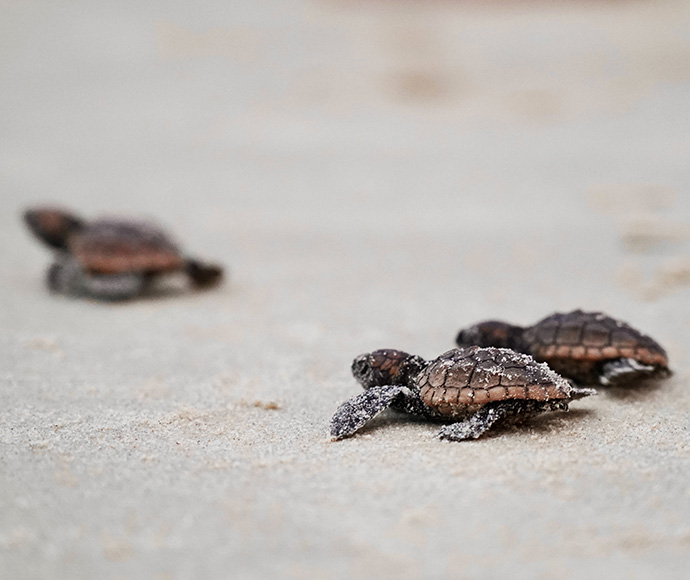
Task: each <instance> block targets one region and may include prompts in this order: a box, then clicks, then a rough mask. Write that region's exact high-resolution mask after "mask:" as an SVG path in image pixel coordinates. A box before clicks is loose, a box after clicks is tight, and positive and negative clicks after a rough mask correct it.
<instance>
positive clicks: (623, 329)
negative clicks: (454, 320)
mask: <svg viewBox="0 0 690 580" xmlns="http://www.w3.org/2000/svg"><path fill="white" fill-rule="evenodd" d="M456 342H457V344H458V346H460V347H464V346H470V345H477V346H496V347H504V348H511V349H513V350H516V351H518V352H523V353H525V354H529V355H532V356H533V357H534V358H535V359H536V360H538V361H541V362H545V363H547V364H548V365H549V366H550V367H551V368H552V369H553V370H554V371H556V372H557V373H560V374H562V375H563V376H565V377H568V378H570V379H573V380H575V381H578V382H580V383H583V384H595V383H599V384H601V385H607V386H608V385H612V386H619V385H630V384H631V383H632V382H635V381H639V380H641V379H645V378H657V377H664V376H668V375H669V374H670V371H669V369H668V358H667V356H666V351H665V350H664V349H663V348H662V347H661V346H660V345H659V343H657V342H656V341H655V340H653V339H652V338H650V337H649V336H647V335H644V334H642V333H641V332H639V331H638V330H636V329H634V328H632V327H631V326H629V325H628V324H626V323H625V322H621V321H620V320H616V319H615V318H611V317H610V316H608V315H606V314H604V313H602V312H583V311H582V310H574V311H572V312H566V313H556V314H552V315H551V316H547V317H546V318H544V319H543V320H540V321H539V322H537V323H536V324H534V325H533V326H528V327H526V328H523V327H521V326H515V325H512V324H508V323H506V322H501V321H498V320H487V321H485V322H480V323H479V324H475V325H474V326H471V327H469V328H467V329H465V330H461V331H460V333H459V334H458V336H457V338H456Z"/></svg>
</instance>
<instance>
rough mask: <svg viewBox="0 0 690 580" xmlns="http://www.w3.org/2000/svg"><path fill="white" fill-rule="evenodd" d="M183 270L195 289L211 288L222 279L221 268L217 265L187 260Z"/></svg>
mask: <svg viewBox="0 0 690 580" xmlns="http://www.w3.org/2000/svg"><path fill="white" fill-rule="evenodd" d="M185 270H186V272H187V275H188V276H189V278H190V279H191V281H192V283H193V284H194V285H195V286H196V287H197V288H211V287H212V286H215V285H217V284H219V283H220V281H221V280H222V279H223V268H222V267H221V266H219V265H217V264H207V263H205V262H200V261H199V260H192V259H189V260H187V265H186V268H185Z"/></svg>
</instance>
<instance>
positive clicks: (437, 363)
mask: <svg viewBox="0 0 690 580" xmlns="http://www.w3.org/2000/svg"><path fill="white" fill-rule="evenodd" d="M416 382H417V385H418V387H419V394H420V397H421V399H422V401H424V403H425V404H426V405H427V406H428V407H430V408H432V409H433V410H435V411H436V412H438V413H440V414H441V415H444V416H454V415H458V416H459V415H462V414H464V413H466V412H467V411H468V410H475V409H477V408H479V407H481V406H482V405H485V404H487V403H491V402H494V401H506V400H509V399H527V400H533V401H548V400H552V399H568V398H570V392H571V390H572V388H571V386H570V383H568V381H566V380H565V379H563V378H562V377H560V376H559V375H557V374H556V373H555V372H553V371H552V370H551V369H550V368H549V367H548V366H547V365H545V364H543V363H538V362H536V361H535V360H534V359H533V358H532V357H531V356H529V355H526V354H521V353H517V352H515V351H513V350H510V349H506V348H493V347H488V348H480V347H478V346H471V347H467V348H456V349H453V350H449V351H448V352H446V353H444V354H442V355H441V356H440V357H438V358H437V359H436V360H433V361H431V362H430V363H429V365H428V366H427V367H426V368H425V369H424V370H423V371H422V372H421V373H420V374H419V375H418V376H417V379H416Z"/></svg>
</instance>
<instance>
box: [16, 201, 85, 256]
mask: <svg viewBox="0 0 690 580" xmlns="http://www.w3.org/2000/svg"><path fill="white" fill-rule="evenodd" d="M24 222H25V223H26V225H27V226H28V227H29V229H30V230H31V232H32V233H33V234H34V235H35V236H36V237H37V238H38V239H39V240H41V241H42V242H43V243H44V244H46V245H48V246H50V247H51V248H56V249H58V250H65V249H67V240H68V239H69V237H70V236H71V235H72V234H73V233H75V232H77V231H79V230H80V229H81V228H83V227H84V222H82V220H80V219H79V218H78V217H76V216H74V215H72V214H70V213H68V212H66V211H64V210H62V209H59V208H54V207H38V208H34V209H29V210H26V211H25V212H24Z"/></svg>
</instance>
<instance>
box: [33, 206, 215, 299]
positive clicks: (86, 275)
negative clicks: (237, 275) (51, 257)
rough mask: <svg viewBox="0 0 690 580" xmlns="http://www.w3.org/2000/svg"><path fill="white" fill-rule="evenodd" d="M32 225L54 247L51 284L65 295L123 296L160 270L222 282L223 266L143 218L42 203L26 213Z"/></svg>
mask: <svg viewBox="0 0 690 580" xmlns="http://www.w3.org/2000/svg"><path fill="white" fill-rule="evenodd" d="M24 221H25V222H26V224H27V225H28V227H29V229H30V230H31V231H32V232H33V233H34V234H35V235H36V237H38V239H39V240H41V241H42V242H44V243H45V244H46V245H48V246H49V247H50V248H52V249H54V250H55V252H56V259H55V262H54V263H53V264H52V265H51V266H50V268H49V269H48V276H47V283H48V287H49V288H50V289H51V290H52V291H54V292H60V293H63V294H72V295H81V296H90V297H93V298H98V299H102V300H123V299H127V298H131V297H133V296H136V295H138V294H140V293H141V292H143V291H144V290H145V289H146V287H147V286H148V285H149V283H150V281H151V280H152V279H153V278H155V277H156V276H158V275H160V274H166V273H170V272H180V271H181V272H185V273H186V274H187V275H188V276H189V278H190V280H191V282H192V284H193V285H194V286H196V287H198V288H207V287H210V286H213V285H215V284H217V283H218V282H220V280H221V278H222V276H223V270H222V268H221V267H220V266H216V265H213V264H205V263H203V262H200V261H198V260H193V259H190V258H187V257H185V256H183V255H182V254H181V253H180V251H179V250H178V248H177V246H176V245H175V244H174V243H173V242H172V241H171V240H170V238H169V237H168V236H167V234H166V233H165V232H163V231H162V230H161V229H159V228H158V227H157V226H156V225H154V224H151V223H149V222H144V221H135V220H126V219H97V220H94V221H90V222H89V221H84V220H82V219H80V218H79V217H77V216H75V215H72V214H71V213H69V212H67V211H64V210H62V209H58V208H53V207H39V208H35V209H30V210H28V211H26V212H25V213H24Z"/></svg>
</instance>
